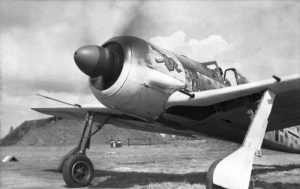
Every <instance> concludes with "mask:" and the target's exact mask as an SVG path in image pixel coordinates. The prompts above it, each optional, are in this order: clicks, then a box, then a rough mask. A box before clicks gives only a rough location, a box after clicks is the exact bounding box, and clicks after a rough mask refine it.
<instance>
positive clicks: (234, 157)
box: [206, 90, 276, 189]
mask: <svg viewBox="0 0 300 189" xmlns="http://www.w3.org/2000/svg"><path fill="white" fill-rule="evenodd" d="M275 96H276V94H275V93H273V92H272V91H271V90H267V91H265V92H264V95H263V97H262V98H261V101H260V104H259V106H258V108H257V111H256V113H255V115H254V117H253V119H252V122H251V124H250V126H249V128H248V131H247V134H246V136H245V138H244V142H243V144H242V146H241V147H240V148H239V149H238V150H236V151H235V152H233V153H232V154H230V155H228V156H227V157H225V158H224V159H221V160H217V161H216V162H214V163H213V164H212V165H211V166H210V168H209V170H208V173H207V184H206V188H207V189H217V188H229V189H248V187H249V181H250V176H251V170H252V164H253V159H254V156H255V155H256V154H257V152H259V151H260V148H261V145H262V142H263V139H264V135H265V132H266V128H267V125H268V118H269V115H270V113H271V110H272V107H273V103H274V99H275Z"/></svg>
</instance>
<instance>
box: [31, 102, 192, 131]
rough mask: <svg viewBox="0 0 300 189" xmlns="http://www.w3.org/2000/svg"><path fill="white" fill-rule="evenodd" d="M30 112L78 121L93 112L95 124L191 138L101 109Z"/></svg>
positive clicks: (120, 113)
mask: <svg viewBox="0 0 300 189" xmlns="http://www.w3.org/2000/svg"><path fill="white" fill-rule="evenodd" d="M32 110H35V111H37V112H40V113H43V114H47V115H53V116H57V117H62V118H69V119H79V120H83V119H85V116H86V114H87V112H94V119H95V121H96V122H101V123H103V122H104V121H105V123H106V124H113V125H114V126H116V127H121V128H126V129H134V130H142V131H149V132H156V133H166V134H172V135H181V136H190V137H191V136H192V135H191V134H190V133H188V132H185V131H178V130H175V129H172V128H168V127H166V126H165V125H163V124H161V123H156V122H149V121H147V120H145V119H143V118H140V117H136V116H133V115H129V114H125V113H122V112H120V111H117V110H111V109H108V108H103V107H81V108H78V107H53V108H32Z"/></svg>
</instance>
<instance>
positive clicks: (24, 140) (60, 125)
mask: <svg viewBox="0 0 300 189" xmlns="http://www.w3.org/2000/svg"><path fill="white" fill-rule="evenodd" d="M83 124H84V122H83V121H78V120H69V119H58V118H55V117H50V118H46V119H40V120H31V121H25V122H23V123H22V124H21V125H19V126H18V127H17V128H16V129H14V130H13V131H12V132H10V133H9V134H8V135H6V136H5V137H4V138H3V139H2V140H1V141H0V146H8V145H37V146H58V145H59V146H61V145H75V144H77V143H78V140H79V138H80V136H81V133H82V130H83ZM128 138H143V139H145V140H147V139H148V138H151V143H152V144H158V143H159V144H161V143H166V142H167V140H168V139H167V138H168V137H162V136H161V135H160V134H158V133H151V132H144V131H136V130H131V129H122V128H117V127H115V126H113V125H105V126H104V127H103V128H102V129H101V130H100V131H99V132H98V133H97V134H95V135H94V136H93V137H92V141H91V142H92V143H96V144H108V143H109V141H110V139H114V140H118V139H120V140H121V141H122V142H123V144H127V139H128ZM141 142H143V141H141Z"/></svg>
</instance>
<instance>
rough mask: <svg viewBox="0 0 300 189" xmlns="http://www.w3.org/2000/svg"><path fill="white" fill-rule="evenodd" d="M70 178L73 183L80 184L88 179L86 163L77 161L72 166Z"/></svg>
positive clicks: (88, 172)
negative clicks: (71, 177) (72, 179)
mask: <svg viewBox="0 0 300 189" xmlns="http://www.w3.org/2000/svg"><path fill="white" fill-rule="evenodd" d="M72 176H73V178H74V180H75V181H77V182H82V181H84V180H88V179H89V177H90V171H89V167H88V165H87V163H86V162H84V161H78V162H76V163H74V165H73V166H72Z"/></svg>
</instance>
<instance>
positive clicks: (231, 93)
mask: <svg viewBox="0 0 300 189" xmlns="http://www.w3.org/2000/svg"><path fill="white" fill-rule="evenodd" d="M267 89H270V90H272V91H273V92H274V93H275V94H276V98H275V103H274V106H273V109H272V112H271V115H270V117H269V120H268V121H269V124H268V130H269V131H270V130H277V129H282V128H286V127H291V126H295V125H299V124H300V116H299V115H300V74H297V75H291V76H287V77H282V78H281V80H280V81H277V80H276V79H268V80H263V81H258V82H252V83H247V84H243V85H238V86H233V87H226V88H221V89H214V90H208V91H202V92H196V93H194V94H195V97H194V98H190V97H189V96H187V95H184V94H182V93H180V92H175V93H174V94H172V95H171V96H170V98H169V99H168V101H167V103H166V109H168V108H171V107H180V106H185V107H191V108H192V107H208V106H213V105H217V104H220V103H224V102H225V103H227V104H230V103H231V104H232V105H234V103H236V102H235V101H234V99H241V98H242V99H243V100H245V101H246V100H247V97H248V96H251V95H255V94H260V93H261V92H263V91H265V90H267ZM243 97H245V98H243ZM245 113H246V112H238V114H237V112H235V113H234V115H231V114H230V113H229V112H228V113H227V112H220V113H219V117H220V118H221V117H222V119H226V117H227V118H228V120H230V121H232V122H238V123H241V124H243V122H244V124H245V125H247V126H248V125H249V120H241V119H239V118H240V117H241V116H239V115H242V114H245ZM237 120H238V121H237Z"/></svg>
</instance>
